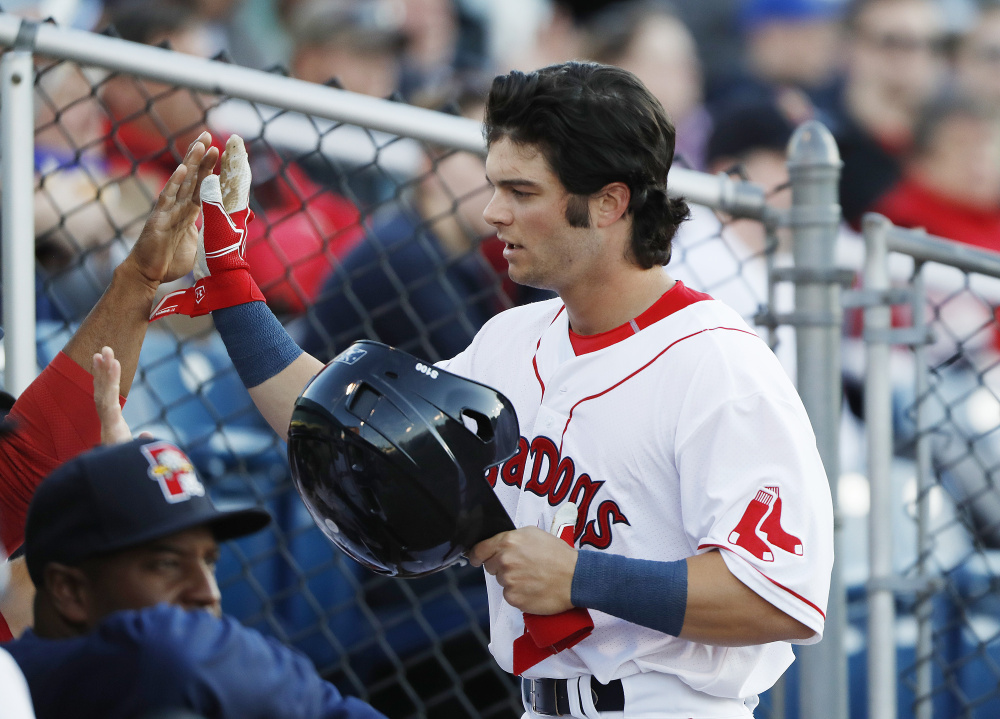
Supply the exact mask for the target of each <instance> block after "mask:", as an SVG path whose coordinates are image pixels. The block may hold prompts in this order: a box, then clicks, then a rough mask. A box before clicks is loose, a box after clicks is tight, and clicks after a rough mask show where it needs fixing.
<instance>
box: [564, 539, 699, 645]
mask: <svg viewBox="0 0 1000 719" xmlns="http://www.w3.org/2000/svg"><path fill="white" fill-rule="evenodd" d="M687 586H688V574H687V561H686V560H684V559H681V560H678V561H676V562H653V561H650V560H648V559H633V558H631V557H622V556H620V555H617V554H609V553H607V552H591V551H586V552H580V553H579V554H578V555H577V560H576V572H575V573H574V574H573V587H572V589H571V594H570V600H571V601H572V602H573V605H574V606H576V607H587V608H588V609H596V610H597V611H599V612H604V613H605V614H610V615H612V616H615V617H618V618H620V619H624V620H626V621H629V622H632V623H633V624H639V625H640V626H643V627H649V628H650V629H655V630H656V631H658V632H663V633H664V634H670V635H671V636H675V637H676V636H680V633H681V628H682V627H683V626H684V612H685V611H686V609H687Z"/></svg>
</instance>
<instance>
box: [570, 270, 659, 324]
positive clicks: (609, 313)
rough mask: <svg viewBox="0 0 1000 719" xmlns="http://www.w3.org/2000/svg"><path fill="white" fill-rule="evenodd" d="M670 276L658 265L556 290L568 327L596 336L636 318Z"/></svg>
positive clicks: (648, 305) (647, 307) (656, 298)
mask: <svg viewBox="0 0 1000 719" xmlns="http://www.w3.org/2000/svg"><path fill="white" fill-rule="evenodd" d="M673 286H674V279H673V278H672V277H670V275H668V274H667V271H666V270H665V269H664V268H662V267H654V268H652V269H649V270H636V271H633V272H628V273H624V274H622V275H621V276H620V278H616V281H614V282H604V283H601V284H599V285H596V286H590V287H587V288H584V289H583V291H581V292H579V293H576V294H570V293H560V297H561V298H562V300H563V302H564V303H565V304H566V312H567V314H568V316H569V326H570V327H571V328H572V329H573V331H574V332H576V333H577V334H581V335H596V334H600V333H601V332H607V331H609V330H613V329H615V328H616V327H619V326H621V325H623V324H625V323H626V322H628V321H629V320H631V319H634V318H635V317H638V316H639V315H641V314H642V313H643V312H645V311H646V310H647V309H649V308H650V307H651V306H652V305H653V303H654V302H656V301H657V300H658V299H660V297H662V296H663V293H664V292H666V291H667V290H669V289H670V288H671V287H673Z"/></svg>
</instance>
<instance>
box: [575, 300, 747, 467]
mask: <svg viewBox="0 0 1000 719" xmlns="http://www.w3.org/2000/svg"><path fill="white" fill-rule="evenodd" d="M678 284H680V283H678ZM714 330H728V331H730V332H742V333H743V334H747V335H750V336H751V337H757V335H756V334H755V333H754V332H748V331H747V330H741V329H739V328H738V327H707V328H705V329H703V330H698V331H697V332H692V333H691V334H689V335H686V336H685V337H681V338H680V339H677V340H674V341H673V342H671V343H670V344H668V345H667V346H666V347H664V348H663V349H662V350H660V351H659V352H658V353H657V355H656V356H655V357H653V359H651V360H649V362H647V363H646V364H644V365H643V366H642V367H640V368H639V369H637V370H636V371H635V372H633V373H632V374H630V375H627V376H626V377H623V378H622V379H620V380H618V381H617V382H615V383H614V384H613V385H611V386H610V387H608V388H607V389H605V390H602V391H600V392H598V393H597V394H592V395H590V396H589V397H584V398H583V399H581V400H580V401H579V402H577V403H576V404H574V405H573V407H572V408H571V409H570V411H569V416H568V417H567V418H566V424H565V425H563V431H562V435H560V437H559V451H560V452H562V445H563V441H565V439H566V431H567V430H568V429H569V423H570V422H572V421H573V413H574V412H575V411H576V408H577V407H579V406H580V405H581V404H583V403H584V402H587V401H588V400H592V399H596V398H597V397H601V396H603V395H606V394H607V393H608V392H610V391H611V390H613V389H615V388H616V387H618V386H620V385H622V384H624V383H625V382H628V381H629V380H630V379H632V378H633V377H635V376H636V375H637V374H639V373H640V372H642V371H643V370H644V369H646V368H647V367H649V366H650V365H651V364H653V363H654V362H656V360H658V359H660V357H662V356H663V354H664V353H665V352H666V351H667V350H669V349H670V348H671V347H673V346H674V345H675V344H677V343H678V342H683V341H684V340H686V339H690V338H691V337H695V336H697V335H700V334H702V333H703V332H713V331H714Z"/></svg>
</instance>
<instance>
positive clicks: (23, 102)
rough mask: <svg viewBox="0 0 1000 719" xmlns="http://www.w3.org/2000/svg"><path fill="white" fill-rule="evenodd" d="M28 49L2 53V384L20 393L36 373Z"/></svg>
mask: <svg viewBox="0 0 1000 719" xmlns="http://www.w3.org/2000/svg"><path fill="white" fill-rule="evenodd" d="M34 77H35V71H34V62H33V59H32V54H31V51H30V50H25V49H19V48H18V47H17V46H16V45H15V49H14V50H11V51H10V52H8V53H5V54H4V55H3V57H2V58H0V188H2V193H3V200H2V210H3V218H2V225H0V233H2V241H3V250H2V258H3V324H4V330H5V336H4V353H5V358H6V366H5V368H4V384H5V386H6V389H7V391H8V392H10V393H11V394H13V395H14V396H17V395H19V394H20V393H21V392H22V391H23V390H24V388H25V387H27V386H28V385H29V384H30V383H31V381H32V380H33V379H34V378H35V375H36V373H37V360H36V357H35V214H34V211H33V210H32V208H33V207H34V191H35V155H34V147H35V144H34V142H35V113H34V102H33V99H34V92H35V87H34V85H35V83H34Z"/></svg>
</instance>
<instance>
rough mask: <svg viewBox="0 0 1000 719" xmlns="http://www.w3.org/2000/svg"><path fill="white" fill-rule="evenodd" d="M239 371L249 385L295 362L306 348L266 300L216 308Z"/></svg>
mask: <svg viewBox="0 0 1000 719" xmlns="http://www.w3.org/2000/svg"><path fill="white" fill-rule="evenodd" d="M212 319H214V320H215V329H217V330H218V331H219V335H220V336H221V337H222V341H223V343H224V344H225V345H226V351H228V352H229V359H231V360H232V361H233V366H234V367H235V368H236V373H237V374H238V375H239V376H240V379H241V380H242V381H243V385H244V386H245V387H247V389H249V388H250V387H256V386H257V385H259V384H262V383H263V382H265V381H266V380H269V379H271V378H272V377H274V376H275V375H276V374H278V373H279V372H281V370H283V369H285V367H287V366H288V365H290V364H291V363H292V362H294V361H295V360H296V359H297V358H298V356H299V355H300V354H302V349H301V348H300V347H299V346H298V345H297V344H295V340H293V339H292V338H291V337H290V336H289V335H288V333H287V332H286V331H285V328H284V327H282V325H281V323H280V322H279V321H278V318H277V317H275V316H274V313H273V312H271V310H270V309H268V307H267V305H266V304H264V303H263V302H247V303H246V304H242V305H236V306H234V307H224V308H222V309H219V310H215V311H214V312H212Z"/></svg>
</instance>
